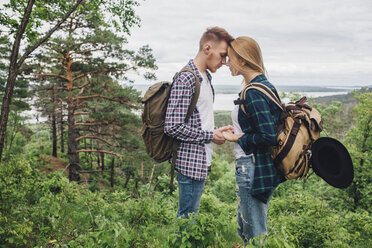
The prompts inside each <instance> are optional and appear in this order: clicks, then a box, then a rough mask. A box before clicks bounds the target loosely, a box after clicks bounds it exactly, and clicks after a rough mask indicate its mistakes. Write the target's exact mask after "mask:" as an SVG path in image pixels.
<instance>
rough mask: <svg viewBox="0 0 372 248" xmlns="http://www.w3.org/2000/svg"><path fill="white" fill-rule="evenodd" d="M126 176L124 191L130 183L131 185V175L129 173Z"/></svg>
mask: <svg viewBox="0 0 372 248" xmlns="http://www.w3.org/2000/svg"><path fill="white" fill-rule="evenodd" d="M125 175H126V177H125V183H124V189H126V188H127V186H128V183H129V180H130V174H129V173H125Z"/></svg>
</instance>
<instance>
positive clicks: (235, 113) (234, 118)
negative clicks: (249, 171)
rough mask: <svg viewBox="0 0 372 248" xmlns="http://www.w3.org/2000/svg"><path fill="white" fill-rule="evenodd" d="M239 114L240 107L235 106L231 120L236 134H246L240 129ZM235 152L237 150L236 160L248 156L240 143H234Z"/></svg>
mask: <svg viewBox="0 0 372 248" xmlns="http://www.w3.org/2000/svg"><path fill="white" fill-rule="evenodd" d="M238 114H239V105H235V107H234V108H233V110H232V111H231V120H232V123H233V126H234V133H235V134H242V133H244V132H243V131H242V128H241V127H240V124H239V120H238ZM234 150H235V158H236V159H238V158H241V157H246V156H247V155H246V154H245V152H244V151H243V149H242V148H241V147H240V145H239V144H238V142H235V143H234Z"/></svg>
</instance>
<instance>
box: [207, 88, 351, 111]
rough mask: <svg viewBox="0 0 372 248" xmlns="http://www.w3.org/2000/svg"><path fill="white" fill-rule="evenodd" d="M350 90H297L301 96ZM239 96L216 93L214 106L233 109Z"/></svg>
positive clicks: (317, 95)
mask: <svg viewBox="0 0 372 248" xmlns="http://www.w3.org/2000/svg"><path fill="white" fill-rule="evenodd" d="M348 92H349V91H336V92H296V93H298V94H300V95H301V96H307V97H308V98H310V97H312V98H315V97H321V96H333V95H344V94H347V93H348ZM237 98H238V94H216V97H215V101H214V105H213V108H214V110H232V109H233V107H234V100H235V99H237ZM281 100H282V101H283V102H288V99H281Z"/></svg>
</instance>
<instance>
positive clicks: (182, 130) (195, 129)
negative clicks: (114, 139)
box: [164, 27, 233, 218]
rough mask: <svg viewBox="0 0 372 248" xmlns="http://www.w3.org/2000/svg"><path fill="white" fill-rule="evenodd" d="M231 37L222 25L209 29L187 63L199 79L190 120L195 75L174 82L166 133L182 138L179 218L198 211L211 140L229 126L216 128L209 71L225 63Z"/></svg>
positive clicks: (220, 140) (178, 165)
mask: <svg viewBox="0 0 372 248" xmlns="http://www.w3.org/2000/svg"><path fill="white" fill-rule="evenodd" d="M232 40H233V38H232V37H231V35H230V34H228V33H227V32H226V30H225V29H223V28H220V27H213V28H209V29H207V30H206V32H205V33H204V34H203V35H202V37H201V39H200V44H199V51H198V53H197V55H196V57H195V58H194V59H193V60H190V61H189V63H188V64H187V65H186V67H187V68H189V69H191V70H193V71H194V72H195V74H196V75H197V77H198V78H199V82H200V95H199V98H198V101H197V104H196V109H195V111H194V112H193V114H192V115H191V117H190V119H189V120H188V122H187V123H185V118H186V114H187V110H188V108H189V105H190V103H191V99H192V96H193V94H194V91H195V84H196V79H195V76H194V75H193V74H192V73H191V72H187V71H186V72H182V73H180V74H179V75H178V76H177V78H175V79H174V82H173V84H172V89H171V93H170V98H169V101H168V108H167V113H166V117H165V127H164V132H165V133H166V134H167V135H169V136H171V137H174V138H176V139H177V140H179V141H180V146H179V148H178V150H177V160H176V163H175V169H176V170H177V171H178V175H177V180H178V186H179V208H178V212H177V217H184V218H187V217H188V215H189V214H190V213H198V211H199V205H200V199H201V196H202V193H203V189H204V184H205V180H206V179H207V174H208V170H209V169H210V165H211V162H212V153H213V143H212V142H214V143H215V144H218V145H221V144H223V143H224V142H225V139H224V137H223V135H222V131H225V130H228V129H230V127H223V128H220V129H215V127H214V115H213V101H214V90H213V86H212V84H211V79H212V77H211V75H210V73H209V72H208V71H210V72H212V73H214V72H216V71H217V70H218V69H219V68H220V67H221V66H222V65H224V64H226V56H227V47H228V44H229V43H230V42H231V41H232Z"/></svg>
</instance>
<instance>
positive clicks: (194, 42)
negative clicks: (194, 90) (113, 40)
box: [129, 0, 372, 85]
mask: <svg viewBox="0 0 372 248" xmlns="http://www.w3.org/2000/svg"><path fill="white" fill-rule="evenodd" d="M371 12H372V2H371V1H370V0H344V1H338V0H327V1H323V0H311V1H310V0H301V1H296V0H263V1H245V0H231V1H221V0H213V1H212V0H203V1H200V0H199V1H196V0H188V1H181V0H173V1H172V0H156V1H155V0H147V1H144V2H142V4H141V6H139V7H138V9H137V14H138V15H139V16H140V18H141V19H142V24H141V27H140V28H136V29H134V30H133V31H132V37H130V39H129V42H130V46H132V47H139V46H141V45H144V44H149V45H150V47H151V48H152V49H153V50H154V55H155V57H156V59H157V64H158V67H159V70H158V71H157V75H158V79H159V80H170V79H171V78H172V76H173V74H174V73H175V72H176V71H177V70H179V69H180V68H181V67H182V66H183V65H184V64H186V63H187V62H188V60H189V59H191V58H193V57H194V56H195V55H196V53H197V49H198V42H199V39H200V36H201V34H202V33H203V32H204V31H205V29H206V28H207V27H210V26H221V27H224V28H226V29H227V30H228V31H229V32H230V33H231V34H232V35H233V36H235V37H236V36H241V35H242V36H244V35H245V36H250V37H252V38H254V39H256V40H257V41H258V43H259V44H260V46H261V49H262V52H263V56H264V61H265V65H266V67H267V69H268V71H269V76H270V79H271V80H272V82H273V83H274V84H275V83H278V84H285V83H288V84H296V83H311V84H318V85H320V84H327V85H360V84H363V85H372V46H371V45H372V32H371V31H370V30H372V17H371V15H370V13H371ZM213 82H214V83H215V84H216V83H217V84H228V83H233V84H239V83H240V82H241V79H239V78H233V77H231V76H230V73H229V71H228V70H227V69H220V70H219V71H218V72H217V73H216V74H215V75H214V79H213Z"/></svg>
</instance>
